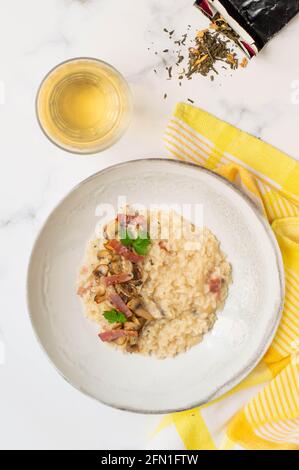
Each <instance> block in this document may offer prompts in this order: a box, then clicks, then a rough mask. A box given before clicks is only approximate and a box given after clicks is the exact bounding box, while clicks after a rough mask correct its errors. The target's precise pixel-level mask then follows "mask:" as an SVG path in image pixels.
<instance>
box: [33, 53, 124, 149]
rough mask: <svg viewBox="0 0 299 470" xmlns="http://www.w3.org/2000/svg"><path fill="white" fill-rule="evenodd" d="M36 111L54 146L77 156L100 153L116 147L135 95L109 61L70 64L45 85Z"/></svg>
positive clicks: (52, 73)
mask: <svg viewBox="0 0 299 470" xmlns="http://www.w3.org/2000/svg"><path fill="white" fill-rule="evenodd" d="M36 112H37V117H38V121H39V124H40V126H41V128H42V130H43V132H44V133H45V134H46V136H47V137H48V138H49V139H50V140H51V141H52V142H53V143H54V144H56V145H58V146H59V147H60V148H62V149H64V150H67V151H69V152H73V153H79V154H89V153H96V152H100V151H102V150H104V149H106V148H108V147H110V146H111V145H112V144H114V143H115V142H116V141H117V140H118V139H119V138H120V137H121V135H122V134H123V133H124V132H125V130H126V129H127V127H128V125H129V122H130V119H131V115H132V98H131V92H130V89H129V86H128V84H127V82H126V80H125V79H124V77H123V76H122V75H121V74H120V73H119V72H118V71H117V70H116V69H115V68H114V67H112V66H111V65H109V64H107V63H106V62H103V61H100V60H97V59H91V58H77V59H71V60H68V61H66V62H63V63H61V64H59V65H58V66H57V67H55V68H54V69H52V70H51V71H50V72H49V73H48V74H47V76H46V77H45V78H44V80H43V81H42V83H41V86H40V88H39V90H38V93H37V98H36Z"/></svg>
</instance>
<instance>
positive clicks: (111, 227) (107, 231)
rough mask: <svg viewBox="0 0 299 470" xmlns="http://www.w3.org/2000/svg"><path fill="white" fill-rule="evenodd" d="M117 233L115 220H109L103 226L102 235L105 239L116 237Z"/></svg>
mask: <svg viewBox="0 0 299 470" xmlns="http://www.w3.org/2000/svg"><path fill="white" fill-rule="evenodd" d="M117 233H118V223H117V221H116V220H111V222H108V224H107V225H106V226H105V227H104V237H105V238H106V239H110V240H111V239H113V238H115V237H116V235H117Z"/></svg>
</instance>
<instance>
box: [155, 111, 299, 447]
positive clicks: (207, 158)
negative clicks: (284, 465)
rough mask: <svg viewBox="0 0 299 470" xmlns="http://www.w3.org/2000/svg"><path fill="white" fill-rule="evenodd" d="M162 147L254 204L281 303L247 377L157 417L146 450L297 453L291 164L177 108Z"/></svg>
mask: <svg viewBox="0 0 299 470" xmlns="http://www.w3.org/2000/svg"><path fill="white" fill-rule="evenodd" d="M165 143H166V147H167V149H168V151H169V152H170V155H171V156H172V157H176V158H178V159H180V160H186V161H192V162H195V163H198V164H199V165H202V166H204V167H206V168H209V169H211V170H213V171H215V172H216V173H219V174H221V175H222V176H224V177H226V178H227V179H229V180H230V181H232V182H233V183H234V184H236V185H238V186H239V187H241V188H242V189H243V191H245V192H246V193H247V194H249V195H250V196H251V197H252V198H253V199H254V200H255V202H257V203H258V204H260V205H261V207H262V209H263V211H264V213H265V216H266V217H267V218H268V220H269V222H270V224H271V225H272V228H273V231H274V233H275V235H276V237H277V240H278V243H279V245H280V248H281V251H282V255H283V261H284V267H285V275H286V298H285V306H284V311H283V316H282V321H281V324H280V326H279V328H278V331H277V334H276V336H275V339H274V341H273V343H272V345H271V347H270V349H269V350H268V352H267V353H266V355H265V357H264V358H263V359H262V361H261V363H260V364H259V365H258V366H257V367H256V369H255V370H254V371H253V372H252V373H251V374H250V375H249V376H248V377H247V379H246V380H244V381H243V382H242V383H241V384H240V385H238V386H237V387H236V388H235V389H234V390H233V391H231V392H229V393H228V394H226V395H225V396H223V397H221V398H220V399H218V400H216V401H214V402H211V403H209V404H207V405H204V406H201V407H199V408H195V409H193V410H189V411H185V412H181V413H175V414H171V415H167V416H165V417H164V419H162V421H161V423H160V424H159V426H158V428H157V429H156V430H155V432H154V433H153V436H152V441H151V444H150V446H151V447H152V448H175V449H184V448H185V449H190V450H194V449H197V450H199V449H244V448H245V449H299V163H298V162H296V161H295V160H293V159H291V158H290V157H288V156H287V155H285V154H284V153H282V152H280V151H279V150H277V149H275V148H273V147H271V146H270V145H268V144H266V143H264V142H262V141H260V140H258V139H256V138H255V137H252V136H250V135H248V134H246V133H245V132H242V131H240V130H239V129H236V128H235V127H233V126H231V125H229V124H227V123H225V122H223V121H220V120H219V119H217V118H215V117H214V116H211V115H210V114H208V113H206V112H204V111H202V110H199V109H197V108H194V107H193V106H190V105H186V104H183V103H181V104H178V105H177V107H176V110H175V113H174V116H173V118H172V119H171V121H170V123H169V125H168V127H167V130H166V134H165Z"/></svg>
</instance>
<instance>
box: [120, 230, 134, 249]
mask: <svg viewBox="0 0 299 470" xmlns="http://www.w3.org/2000/svg"><path fill="white" fill-rule="evenodd" d="M120 241H121V243H122V244H123V245H124V246H130V245H132V242H133V239H132V238H131V237H130V234H129V232H128V230H125V231H122V232H121V236H120Z"/></svg>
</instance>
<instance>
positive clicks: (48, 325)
mask: <svg viewBox="0 0 299 470" xmlns="http://www.w3.org/2000/svg"><path fill="white" fill-rule="evenodd" d="M119 195H125V196H126V197H127V201H128V202H130V203H135V202H139V203H144V204H146V205H149V204H151V203H178V204H182V203H193V204H195V203H199V204H203V208H204V224H205V225H206V226H207V227H209V228H210V229H211V230H212V231H213V232H214V233H215V234H216V236H217V237H218V239H219V240H220V241H221V247H222V249H223V250H224V252H225V253H226V254H227V255H228V260H229V261H230V262H231V264H232V268H233V284H232V285H231V286H230V290H229V296H228V299H227V301H226V304H225V308H224V310H223V311H222V312H220V313H219V314H218V320H217V322H216V324H215V326H214V328H213V329H212V331H211V332H210V333H208V334H207V335H206V336H205V337H204V340H203V341H202V343H200V344H199V345H197V346H195V347H193V348H191V349H190V350H189V351H188V352H186V353H184V354H180V355H179V356H177V357H175V358H171V359H163V360H159V359H156V358H154V357H144V356H139V355H134V354H132V355H130V354H122V353H121V352H120V351H118V350H116V349H114V348H112V347H109V346H107V344H104V343H102V342H101V341H100V340H99V338H98V337H97V332H98V327H97V325H94V324H92V323H90V322H89V321H88V320H87V319H85V318H84V316H83V313H82V306H81V303H80V301H79V299H78V297H77V296H76V291H75V290H76V289H75V284H76V278H77V274H78V268H79V266H80V264H81V261H82V256H83V253H84V249H85V246H86V242H87V240H88V239H89V238H90V237H91V236H92V234H93V232H94V228H95V225H96V222H97V219H96V216H95V208H96V206H97V205H98V204H100V203H112V204H114V205H115V206H116V203H117V198H118V196H119ZM283 298H284V278H283V267H282V261H281V256H280V252H279V249H278V247H277V243H276V240H275V238H274V236H273V234H272V231H271V229H270V227H269V225H268V223H267V222H266V221H265V220H264V218H263V216H262V215H261V214H260V213H259V210H258V209H257V208H256V207H255V206H254V204H253V203H252V202H251V201H250V200H249V199H248V198H247V197H246V196H244V195H243V194H242V193H241V192H240V191H238V190H237V189H235V188H234V187H233V186H232V185H231V184H230V183H228V182H227V181H226V180H224V179H223V178H221V177H219V176H216V175H215V174H213V173H212V172H210V171H208V170H205V169H203V168H201V167H199V166H196V165H192V164H187V163H182V162H178V161H172V160H161V159H147V160H136V161H130V162H127V163H123V164H119V165H115V166H113V167H110V168H107V169H106V170H104V171H101V172H99V173H97V174H95V175H93V176H91V177H90V178H88V179H87V180H85V181H83V182H82V183H81V184H79V186H77V187H76V188H74V189H73V190H72V191H71V192H70V193H69V194H68V195H67V196H66V197H65V198H64V199H63V200H62V201H61V202H60V204H59V205H58V206H57V207H56V208H55V209H54V211H53V212H52V214H51V215H50V216H49V217H48V219H47V221H46V222H45V224H44V226H43V228H42V230H41V232H40V234H39V236H38V238H37V241H36V243H35V246H34V248H33V252H32V255H31V260H30V265H29V271H28V306H29V311H30V316H31V321H32V324H33V327H34V329H35V331H36V334H37V336H38V339H39V341H40V343H41V345H42V347H43V349H44V350H45V351H46V353H47V354H48V356H49V358H50V360H51V362H52V363H53V365H54V366H55V367H56V369H57V370H58V371H59V372H60V373H61V374H62V375H63V377H64V378H65V379H66V380H68V381H69V382H70V383H71V384H72V385H73V386H75V387H76V388H78V389H79V390H81V391H82V392H84V393H86V394H87V395H90V396H91V397H93V398H95V399H97V400H99V401H101V402H103V403H105V404H107V405H110V406H113V407H116V408H120V409H125V410H130V411H136V412H140V413H166V412H169V411H179V410H183V409H188V408H192V407H195V406H198V405H200V404H203V403H206V402H207V401H210V400H211V399H214V398H216V397H218V396H220V395H222V394H223V393H224V392H227V391H228V390H230V389H231V388H232V387H233V386H235V385H236V384H238V383H239V382H240V381H241V380H242V379H243V378H244V377H245V376H246V375H247V374H248V373H249V372H250V371H251V370H252V369H253V368H254V366H255V365H256V364H257V363H258V362H259V360H260V359H261V358H262V356H263V354H264V353H265V352H266V350H267V348H268V347H269V345H270V343H271V340H272V338H273V336H274V334H275V331H276V328H277V326H278V323H279V320H280V316H281V311H282V306H283Z"/></svg>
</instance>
